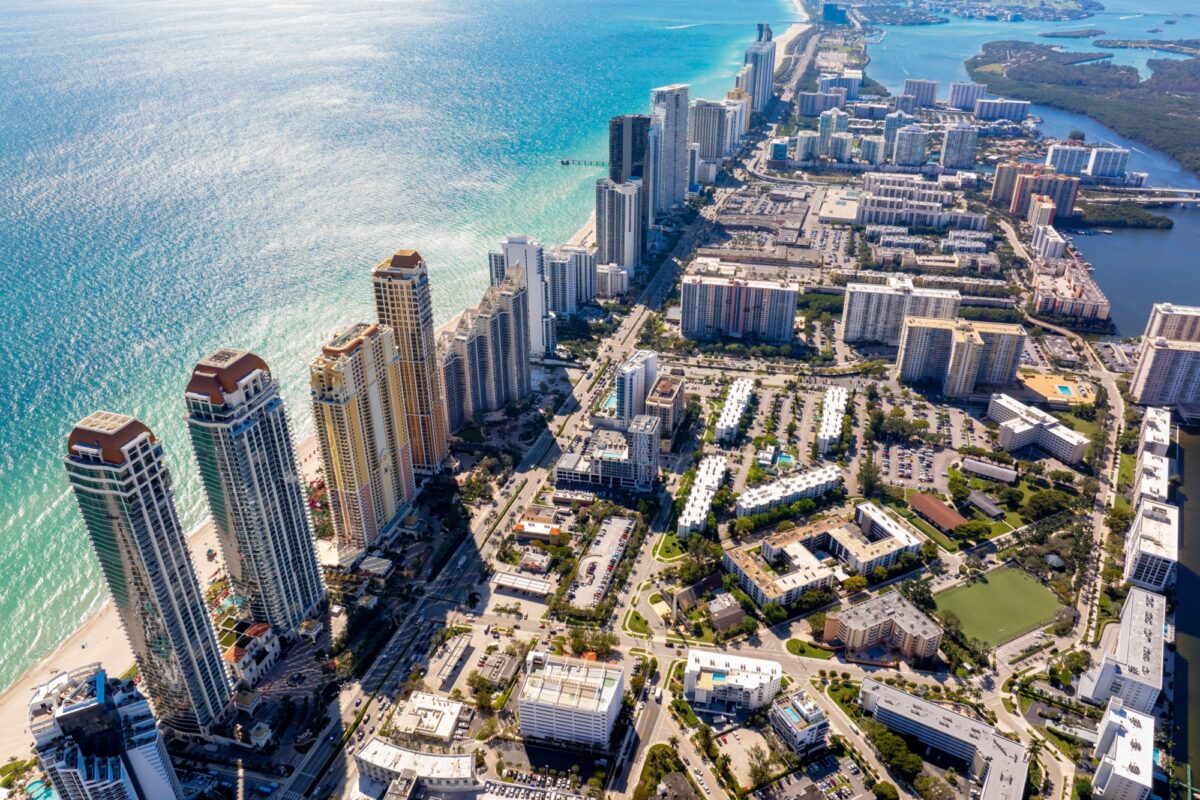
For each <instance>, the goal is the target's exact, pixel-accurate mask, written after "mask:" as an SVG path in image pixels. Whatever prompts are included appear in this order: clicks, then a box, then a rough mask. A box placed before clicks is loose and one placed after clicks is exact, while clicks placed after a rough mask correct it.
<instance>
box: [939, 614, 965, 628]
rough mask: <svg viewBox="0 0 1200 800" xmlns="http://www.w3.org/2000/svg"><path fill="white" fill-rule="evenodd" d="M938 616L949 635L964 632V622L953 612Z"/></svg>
mask: <svg viewBox="0 0 1200 800" xmlns="http://www.w3.org/2000/svg"><path fill="white" fill-rule="evenodd" d="M938 616H939V617H940V618H941V620H942V627H943V628H945V629H946V632H947V633H951V632H953V633H960V632H962V620H960V619H959V618H958V614H955V613H954V612H953V611H950V610H946V611H943V612H942V613H941V614H939V615H938Z"/></svg>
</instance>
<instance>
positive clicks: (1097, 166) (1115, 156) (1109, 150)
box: [1086, 147, 1129, 178]
mask: <svg viewBox="0 0 1200 800" xmlns="http://www.w3.org/2000/svg"><path fill="white" fill-rule="evenodd" d="M1128 171H1129V150H1127V149H1126V148H1124V147H1093V148H1092V152H1091V155H1090V156H1089V157H1088V165H1087V170H1086V172H1087V174H1088V175H1091V176H1092V177H1093V178H1123V177H1125V173H1126V172H1128Z"/></svg>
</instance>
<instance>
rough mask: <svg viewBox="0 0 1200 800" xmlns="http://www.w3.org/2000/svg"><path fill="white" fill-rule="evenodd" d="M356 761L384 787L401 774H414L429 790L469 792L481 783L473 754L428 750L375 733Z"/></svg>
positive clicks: (417, 780)
mask: <svg viewBox="0 0 1200 800" xmlns="http://www.w3.org/2000/svg"><path fill="white" fill-rule="evenodd" d="M354 763H355V765H356V766H357V767H358V771H359V772H360V773H361V774H362V775H363V776H364V777H366V778H367V779H369V780H372V781H374V782H376V783H381V784H383V785H384V786H387V785H388V784H390V783H391V782H392V781H394V780H396V779H397V778H400V777H401V776H409V777H411V778H412V779H414V781H415V782H416V783H418V784H420V785H421V786H422V787H424V788H425V789H426V790H427V791H439V792H466V791H471V790H473V789H475V788H477V787H478V786H479V780H478V778H476V777H475V756H474V755H472V754H471V753H463V754H449V753H447V754H441V753H426V752H422V751H419V750H409V749H408V748H405V747H397V746H396V745H394V744H392V743H391V742H389V741H386V740H384V739H380V738H379V737H377V736H372V737H371V738H369V739H367V742H366V744H364V745H363V746H362V749H360V750H359V751H358V752H357V753H355V754H354Z"/></svg>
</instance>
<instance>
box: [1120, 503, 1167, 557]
mask: <svg viewBox="0 0 1200 800" xmlns="http://www.w3.org/2000/svg"><path fill="white" fill-rule="evenodd" d="M1135 534H1136V535H1137V542H1138V551H1139V552H1142V553H1146V554H1148V555H1152V556H1157V557H1159V558H1165V559H1168V560H1170V561H1178V560H1179V509H1178V508H1176V507H1175V506H1172V505H1168V504H1167V503H1160V502H1158V501H1157V500H1149V499H1145V500H1142V502H1141V504H1140V505H1139V506H1138V510H1137V516H1136V517H1134V520H1133V527H1132V528H1130V534H1129V535H1135Z"/></svg>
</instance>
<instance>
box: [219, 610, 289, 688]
mask: <svg viewBox="0 0 1200 800" xmlns="http://www.w3.org/2000/svg"><path fill="white" fill-rule="evenodd" d="M234 625H235V626H236V628H235V629H234V631H233V635H232V636H231V635H230V631H229V630H227V629H225V628H222V629H220V630H219V631H218V633H219V634H220V637H221V643H222V644H225V643H226V642H227V641H228V642H230V643H229V645H228V646H227V647H226V648H225V663H226V664H228V665H229V669H230V670H231V671H232V672H233V674H234V676H235V677H236V678H237V679H238V680H240V681H242V682H243V683H244V684H246V686H249V687H251V688H253V687H255V686H257V685H258V682H259V681H261V680H262V678H263V676H264V675H266V674H267V672H268V671H269V670H270V669H271V667H273V666H275V662H276V661H278V660H279V637H278V636H276V635H275V631H273V630H272V629H271V626H270V625H268V624H267V623H265V622H247V621H244V620H242V621H238V622H237V623H234Z"/></svg>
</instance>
